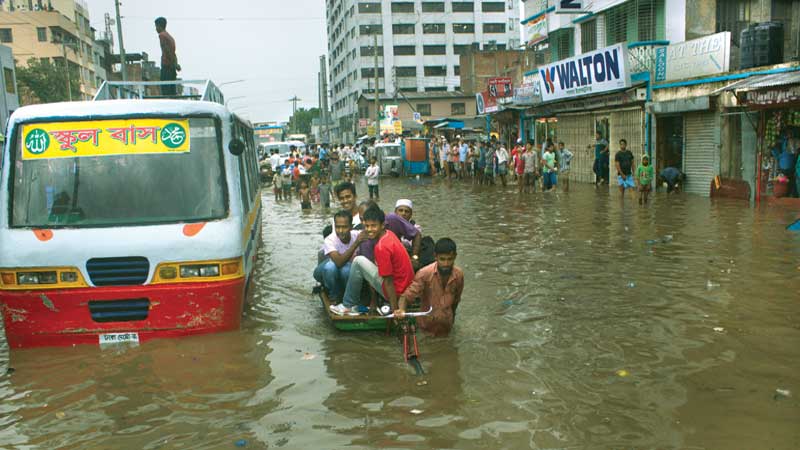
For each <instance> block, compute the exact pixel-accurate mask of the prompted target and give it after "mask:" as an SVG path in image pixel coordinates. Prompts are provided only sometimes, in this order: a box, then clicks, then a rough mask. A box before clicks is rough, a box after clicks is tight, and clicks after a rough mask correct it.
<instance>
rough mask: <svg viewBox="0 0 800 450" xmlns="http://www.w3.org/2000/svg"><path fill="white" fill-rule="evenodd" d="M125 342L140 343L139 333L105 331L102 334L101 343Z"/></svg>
mask: <svg viewBox="0 0 800 450" xmlns="http://www.w3.org/2000/svg"><path fill="white" fill-rule="evenodd" d="M125 342H132V343H134V344H138V343H139V333H133V332H131V333H105V334H101V335H100V345H109V344H122V343H125Z"/></svg>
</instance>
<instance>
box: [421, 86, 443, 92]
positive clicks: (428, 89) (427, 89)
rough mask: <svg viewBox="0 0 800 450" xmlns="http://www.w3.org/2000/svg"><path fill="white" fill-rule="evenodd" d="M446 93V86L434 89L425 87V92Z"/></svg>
mask: <svg viewBox="0 0 800 450" xmlns="http://www.w3.org/2000/svg"><path fill="white" fill-rule="evenodd" d="M445 91H447V86H436V87H426V88H425V92H445Z"/></svg>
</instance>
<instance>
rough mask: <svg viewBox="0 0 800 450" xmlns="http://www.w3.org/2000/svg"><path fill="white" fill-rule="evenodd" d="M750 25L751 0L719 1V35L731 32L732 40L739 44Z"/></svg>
mask: <svg viewBox="0 0 800 450" xmlns="http://www.w3.org/2000/svg"><path fill="white" fill-rule="evenodd" d="M773 17H774V15H773ZM748 25H750V1H749V0H725V1H717V33H719V32H721V31H730V32H731V39H733V40H734V42H737V41H738V39H739V36H741V34H742V30H743V29H745V28H747V26H748ZM784 30H786V28H785V27H784Z"/></svg>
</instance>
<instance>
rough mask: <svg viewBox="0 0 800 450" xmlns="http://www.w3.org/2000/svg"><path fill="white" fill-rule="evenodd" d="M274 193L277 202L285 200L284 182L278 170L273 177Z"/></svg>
mask: <svg viewBox="0 0 800 450" xmlns="http://www.w3.org/2000/svg"><path fill="white" fill-rule="evenodd" d="M272 192H274V193H275V201H276V202H278V201H280V200H283V181H282V180H281V174H280V172H278V171H277V170H276V171H275V174H274V175H272Z"/></svg>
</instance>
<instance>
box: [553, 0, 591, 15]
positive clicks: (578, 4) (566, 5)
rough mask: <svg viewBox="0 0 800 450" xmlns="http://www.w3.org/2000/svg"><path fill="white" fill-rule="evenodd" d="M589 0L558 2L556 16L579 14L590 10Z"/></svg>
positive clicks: (562, 0) (559, 0)
mask: <svg viewBox="0 0 800 450" xmlns="http://www.w3.org/2000/svg"><path fill="white" fill-rule="evenodd" d="M589 3H591V2H590V1H589V0H556V5H555V6H556V14H578V13H586V12H589V10H590V5H589Z"/></svg>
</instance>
